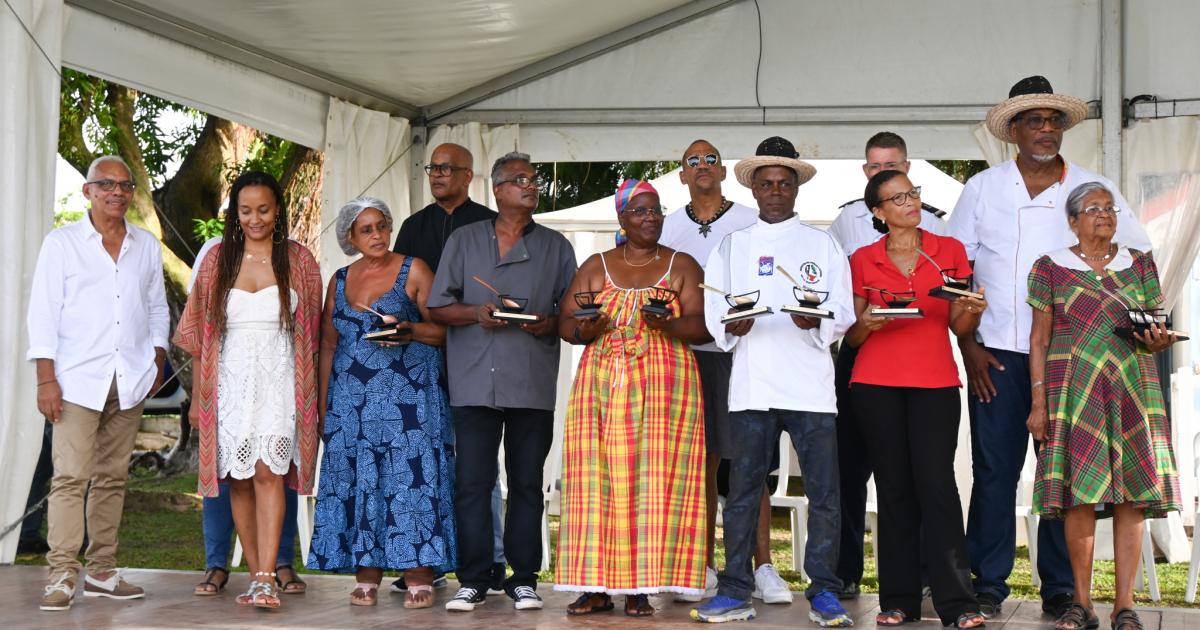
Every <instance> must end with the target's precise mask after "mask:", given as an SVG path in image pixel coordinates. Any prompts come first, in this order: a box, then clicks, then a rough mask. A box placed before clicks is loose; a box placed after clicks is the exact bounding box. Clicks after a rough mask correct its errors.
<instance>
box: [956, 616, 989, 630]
mask: <svg viewBox="0 0 1200 630" xmlns="http://www.w3.org/2000/svg"><path fill="white" fill-rule="evenodd" d="M973 619H978V620H979V623H977V624H975V625H971V626H969V625H967V622H968V621H971V620H973ZM986 625H987V617H984V616H983V613H981V612H965V613H963V614H961V615H959V616H958V619H955V620H954V627H955V628H957V629H958V630H968V629H969V630H975V629H976V628H982V627H984V626H986Z"/></svg>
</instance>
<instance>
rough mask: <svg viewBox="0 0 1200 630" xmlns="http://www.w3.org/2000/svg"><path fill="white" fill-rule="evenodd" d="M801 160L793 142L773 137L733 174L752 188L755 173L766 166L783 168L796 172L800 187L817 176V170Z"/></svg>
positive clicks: (736, 168) (741, 163)
mask: <svg viewBox="0 0 1200 630" xmlns="http://www.w3.org/2000/svg"><path fill="white" fill-rule="evenodd" d="M799 158H800V154H799V153H797V152H796V147H794V146H792V143H791V142H788V141H787V139H785V138H780V137H779V136H771V137H770V138H767V139H766V140H763V141H762V142H761V143H759V145H758V148H757V149H755V151H754V157H748V158H746V159H744V160H740V161H739V162H738V163H737V164H736V165H735V166H734V167H733V174H734V175H735V176H736V177H737V180H738V183H739V184H741V185H743V186H745V187H746V188H752V187H753V180H754V171H756V170H758V169H760V168H762V167H764V166H782V167H784V168H790V169H792V170H793V171H796V178H797V181H796V185H800V184H803V183H804V182H807V181H808V180H810V179H812V178H813V175H816V174H817V169H816V167H814V166H813V165H812V164H809V163H808V162H805V161H804V160H801V159H799Z"/></svg>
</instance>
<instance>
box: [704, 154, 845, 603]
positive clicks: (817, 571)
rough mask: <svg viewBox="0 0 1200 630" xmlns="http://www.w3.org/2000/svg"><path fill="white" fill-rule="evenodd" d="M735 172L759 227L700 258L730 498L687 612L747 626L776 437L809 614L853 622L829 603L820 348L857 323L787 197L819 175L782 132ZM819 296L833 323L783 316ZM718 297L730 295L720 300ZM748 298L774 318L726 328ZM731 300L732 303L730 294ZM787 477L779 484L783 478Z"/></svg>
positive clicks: (829, 451)
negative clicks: (714, 579)
mask: <svg viewBox="0 0 1200 630" xmlns="http://www.w3.org/2000/svg"><path fill="white" fill-rule="evenodd" d="M734 174H735V175H736V176H737V180H738V182H739V183H741V184H742V185H743V186H746V187H748V188H750V189H751V190H753V192H754V199H755V201H757V202H758V208H759V212H758V221H756V222H755V223H754V224H753V225H751V226H750V227H747V228H744V229H742V230H738V231H736V232H733V233H731V234H729V235H728V236H726V237H725V238H724V239H722V241H721V244H720V245H719V246H718V247H717V248H716V250H714V251H713V252H712V253H711V254H710V255H709V258H708V262H707V263H706V265H705V268H704V278H705V282H706V283H707V284H708V285H711V286H713V287H715V288H717V289H718V291H717V292H708V293H707V294H706V296H705V304H704V313H705V315H704V317H705V323H706V324H707V326H708V330H709V332H710V333H711V334H712V335H713V338H714V340H715V341H716V344H717V347H718V348H720V349H721V350H724V351H727V352H728V351H732V353H733V367H732V370H731V377H730V380H729V427H730V433H731V435H736V436H737V439H736V440H732V441H731V442H732V444H731V449H730V452H729V460H730V472H729V494H728V496H727V498H726V501H725V511H724V523H725V571H724V572H722V573H721V576H720V584H719V586H718V589H717V596H716V597H714V598H712V599H711V600H709V601H708V602H706V603H705V604H703V605H702V606H700V607H698V608H695V609H693V610H692V618H694V619H697V620H700V621H706V622H710V623H715V622H724V621H739V620H744V619H751V618H753V617H754V615H755V611H754V607H753V605H752V604H751V599H750V597H751V594H752V593H753V591H754V587H755V583H754V575H753V573H752V571H751V569H752V567H751V565H750V556H751V553H750V551H751V549H752V548H753V547H754V544H755V537H756V535H755V529H756V524H757V521H758V513H759V502H760V501H761V499H762V493H763V482H764V481H765V480H766V477H767V473H768V472H769V470H768V469H769V468H770V462H771V456H772V454H773V453H774V452H776V448H777V445H778V444H779V438H780V435H782V433H783V432H784V431H787V432H788V435H789V436H790V437H791V440H792V445H793V446H794V447H795V448H796V452H797V454H798V455H799V457H798V459H799V461H800V465H801V467H802V468H803V473H804V494H805V496H806V497H807V498H808V540H807V541H806V544H805V548H804V549H805V550H804V571H805V572H806V573H807V574H808V576H809V578H810V579H811V580H812V583H811V585H810V586H809V588H808V590H807V591H806V592H805V596H806V597H807V598H808V600H809V607H810V610H809V619H810V620H812V621H813V622H814V623H816V624H817V625H820V626H823V627H844V626H850V625H853V621H852V620H851V619H850V617H849V616H848V615H847V614H846V610H845V609H844V608H843V607H842V605H841V603H839V602H838V598H837V593H838V591H840V590H841V586H842V583H841V580H839V579H838V577H837V573H836V565H837V555H838V528H839V526H840V522H839V521H840V519H839V511H840V507H839V503H838V464H837V424H836V417H837V403H836V400H835V396H834V391H833V359H832V357H831V356H830V353H829V346H830V345H832V344H833V343H834V342H835V341H837V339H838V338H840V337H841V336H842V335H843V334H844V333H845V332H846V329H847V328H849V327H850V325H851V324H853V323H854V306H853V297H852V296H851V289H850V265H849V263H848V261H847V260H846V254H845V253H844V252H842V248H841V247H838V244H837V242H836V241H835V240H833V238H832V237H831V236H829V235H828V234H826V233H825V232H823V231H822V230H818V229H816V228H813V227H810V226H808V225H805V224H804V223H801V222H800V219H799V218H797V217H796V212H795V206H796V193H797V192H798V188H799V187H800V185H801V184H803V183H804V182H807V181H808V180H809V179H811V178H812V177H813V175H815V174H816V169H814V168H813V167H812V165H811V164H808V163H807V162H804V161H802V160H800V159H798V154H797V153H796V149H795V148H794V147H793V146H792V143H790V142H788V141H787V140H785V139H783V138H779V137H773V138H768V139H766V140H764V141H763V143H762V144H760V145H759V146H758V150H757V151H756V154H755V156H754V157H751V158H747V159H745V160H742V161H741V162H739V163H738V164H737V166H735V167H734ZM796 283H799V284H800V286H801V288H802V289H805V290H807V291H811V292H815V293H819V294H820V295H825V296H828V297H827V299H826V301H825V302H824V303H823V304H822V306H821V307H822V308H823V309H827V310H829V311H830V312H831V313H832V317H831V318H827V319H826V318H814V317H803V316H798V315H788V314H787V313H786V312H785V311H783V310H782V307H784V306H787V305H795V304H796V303H797V299H796V297H795V295H794V293H793V288H794V286H795V285H796ZM721 291H723V292H725V293H726V294H727V295H721V294H720V292H721ZM729 296H749V297H750V298H751V299H757V305H758V306H769V307H770V308H771V309H772V311H773V312H772V313H770V314H766V315H764V316H762V317H760V318H758V319H740V320H737V321H734V322H730V323H725V322H723V321H722V315H724V314H726V313H727V312H729V311H730V310H731V309H730V308H729V304H728V303H727V300H726V298H727V297H729ZM729 299H731V300H732V299H733V298H732V297H729ZM786 482H787V480H786V479H785V480H781V483H786Z"/></svg>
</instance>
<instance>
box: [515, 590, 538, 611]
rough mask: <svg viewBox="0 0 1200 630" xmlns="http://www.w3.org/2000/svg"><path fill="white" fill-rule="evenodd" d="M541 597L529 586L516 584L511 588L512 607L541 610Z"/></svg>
mask: <svg viewBox="0 0 1200 630" xmlns="http://www.w3.org/2000/svg"><path fill="white" fill-rule="evenodd" d="M542 603H543V602H542V598H541V597H539V596H538V594H537V591H535V590H533V588H532V587H530V586H518V587H516V588H514V589H513V608H516V609H517V610H541V609H542Z"/></svg>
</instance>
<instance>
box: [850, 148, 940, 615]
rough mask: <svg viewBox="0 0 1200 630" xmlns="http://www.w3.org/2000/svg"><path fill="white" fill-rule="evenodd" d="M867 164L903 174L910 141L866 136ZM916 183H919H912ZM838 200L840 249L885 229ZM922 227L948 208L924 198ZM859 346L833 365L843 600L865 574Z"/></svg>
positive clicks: (864, 211)
mask: <svg viewBox="0 0 1200 630" xmlns="http://www.w3.org/2000/svg"><path fill="white" fill-rule="evenodd" d="M866 158H867V161H866V163H864V164H863V166H862V170H863V175H866V177H867V179H868V180H870V179H871V178H872V177H874V176H875V174H876V173H879V172H880V171H900V172H902V173H907V172H908V169H909V167H910V166H911V164H910V163H909V161H908V145H907V144H906V143H905V142H904V138H901V137H900V136H899V135H897V134H895V133H892V132H890V131H880V132H879V133H877V134H875V135H873V136H871V138H870V139H869V140H867V147H866ZM916 183H917V184H918V185H920V182H916ZM861 194H862V191H861V190H860V191H859V195H860V196H859V198H858V199H855V200H853V201H849V202H847V203H845V204H844V205H842V207H841V212H840V213H839V214H838V216H837V218H836V219H834V220H833V225H830V226H829V234H830V235H831V236H833V238H834V239H835V240H836V241H837V242H838V245H841V246H842V251H844V252H846V255H847V256H851V255H853V254H854V252H856V251H858V249H859V248H860V247H866V246H867V245H870V244H871V243H874V242H875V241H877V240H879V237H881V236H883V234H884V233H883V231H882V230H881V229H880V228H886V226H885V225H884V224H883V222H882V221H880V220H879V219H877V218H875V215H874V214H873V213H872V212H871V209H870V208H868V207H867V204H866V203H865V202H864V201H863V199H862V197H861ZM921 209H922V210H924V211H925V212H922V213H921V225H920V227H921V229H922V230H925V231H927V232H932V233H934V234H937V235H938V236H944V235H945V234H946V222H945V221H943V220H942V216H944V215H945V214H946V213H945V212H942V211H941V210H938V209H937V208H935V207H933V206H931V205H929V204H927V203H922V204H921ZM856 356H858V349H857V348H852V347H850V345H849V344H841V345H840V346H839V347H838V354H837V362H836V364H835V365H834V382H835V383H836V385H837V398H838V468H839V473H840V474H839V478H840V479H841V497H842V532H841V551H840V552H839V553H838V570H837V574H838V578H840V579H841V580H842V591H841V593H840V594H839V595H840V596H841V598H842V599H854V598H856V597H858V595H859V590H860V589H859V582H861V581H862V576H863V553H864V550H863V533H864V530H865V529H866V516H867V480H868V479H870V478H871V461H870V459H869V458H868V457H867V444H866V442H865V440H864V438H863V435H862V431H860V430H859V425H858V422H857V421H855V418H854V410H853V408H852V407H853V406H852V405H851V404H850V373H851V372H852V371H853V370H854V358H855V357H856Z"/></svg>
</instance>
